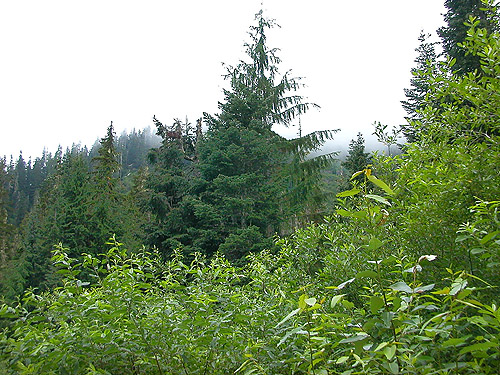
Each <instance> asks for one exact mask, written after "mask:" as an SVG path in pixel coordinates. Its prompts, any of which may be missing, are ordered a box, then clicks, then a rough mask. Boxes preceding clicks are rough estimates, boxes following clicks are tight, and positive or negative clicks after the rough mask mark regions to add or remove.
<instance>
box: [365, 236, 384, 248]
mask: <svg viewBox="0 0 500 375" xmlns="http://www.w3.org/2000/svg"><path fill="white" fill-rule="evenodd" d="M382 245H383V243H382V241H380V240H379V239H378V238H375V237H372V238H370V242H368V246H367V248H368V250H370V251H373V250H377V249H378V248H380V247H381V246H382Z"/></svg>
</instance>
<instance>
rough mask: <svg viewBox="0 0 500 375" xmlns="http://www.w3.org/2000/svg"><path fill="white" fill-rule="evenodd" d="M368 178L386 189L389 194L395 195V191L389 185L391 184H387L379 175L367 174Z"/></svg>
mask: <svg viewBox="0 0 500 375" xmlns="http://www.w3.org/2000/svg"><path fill="white" fill-rule="evenodd" d="M366 177H367V178H368V180H370V181H371V182H372V183H374V184H375V185H377V186H378V187H379V188H381V189H382V190H384V191H385V192H386V193H387V194H389V195H394V191H393V190H392V189H391V188H390V187H389V185H387V184H386V183H385V182H384V181H382V180H379V179H378V178H377V177H375V176H374V175H367V176H366Z"/></svg>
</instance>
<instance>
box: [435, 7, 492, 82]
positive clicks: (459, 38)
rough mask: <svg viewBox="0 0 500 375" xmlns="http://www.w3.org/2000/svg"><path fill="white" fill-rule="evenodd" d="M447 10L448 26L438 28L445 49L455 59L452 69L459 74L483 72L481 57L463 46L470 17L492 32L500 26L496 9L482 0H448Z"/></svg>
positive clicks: (445, 17)
mask: <svg viewBox="0 0 500 375" xmlns="http://www.w3.org/2000/svg"><path fill="white" fill-rule="evenodd" d="M444 5H445V7H446V9H447V12H446V14H445V15H444V20H445V22H446V26H443V27H441V28H440V29H439V30H438V34H439V36H440V37H441V40H442V46H443V50H444V52H445V53H446V55H448V56H449V57H450V58H452V59H455V64H454V65H453V67H452V69H453V71H454V72H458V73H459V74H466V73H469V72H474V71H477V72H478V73H481V63H480V57H479V56H478V55H475V54H471V53H467V51H466V49H465V48H463V47H462V46H461V44H462V43H463V42H465V39H466V37H467V31H468V30H469V28H470V25H468V24H466V23H468V22H469V18H470V17H475V18H476V19H477V20H478V21H479V27H481V28H484V29H486V30H487V31H488V33H491V32H492V31H494V30H496V29H497V28H498V24H497V22H496V20H495V13H496V12H495V11H494V10H493V9H492V7H491V6H488V5H487V4H486V3H485V2H484V1H482V0H446V1H445V3H444Z"/></svg>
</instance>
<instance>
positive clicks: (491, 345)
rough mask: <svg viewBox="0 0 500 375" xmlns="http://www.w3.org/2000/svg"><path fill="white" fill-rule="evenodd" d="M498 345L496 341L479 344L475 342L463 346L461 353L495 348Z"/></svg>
mask: <svg viewBox="0 0 500 375" xmlns="http://www.w3.org/2000/svg"><path fill="white" fill-rule="evenodd" d="M497 346H498V344H496V343H494V342H490V341H488V342H481V343H478V344H473V345H469V346H466V347H465V348H462V350H460V352H459V354H465V353H470V352H476V351H488V349H490V348H495V347H497Z"/></svg>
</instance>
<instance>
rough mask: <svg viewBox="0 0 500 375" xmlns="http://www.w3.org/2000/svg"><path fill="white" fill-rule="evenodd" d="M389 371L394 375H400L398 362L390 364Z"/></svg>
mask: <svg viewBox="0 0 500 375" xmlns="http://www.w3.org/2000/svg"><path fill="white" fill-rule="evenodd" d="M389 370H390V371H391V372H392V373H393V374H399V365H398V363H397V362H396V361H394V362H390V363H389Z"/></svg>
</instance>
